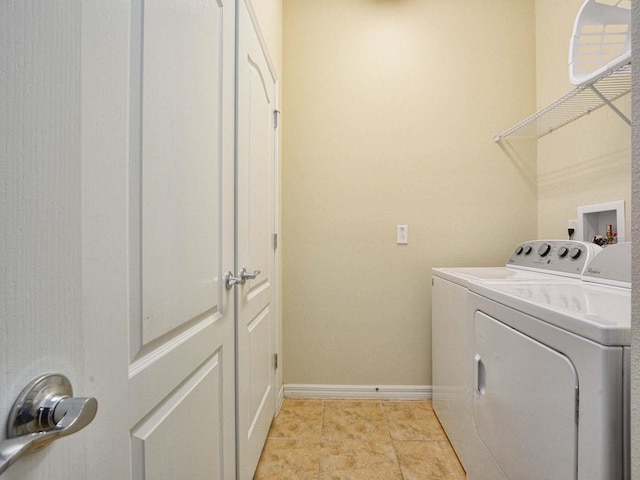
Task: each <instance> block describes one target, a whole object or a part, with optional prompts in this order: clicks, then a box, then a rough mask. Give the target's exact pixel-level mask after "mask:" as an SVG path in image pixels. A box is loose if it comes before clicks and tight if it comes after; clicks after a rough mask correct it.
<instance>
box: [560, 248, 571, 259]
mask: <svg viewBox="0 0 640 480" xmlns="http://www.w3.org/2000/svg"><path fill="white" fill-rule="evenodd" d="M567 253H569V249H568V248H567V247H560V250H558V256H559V257H560V258H564V257H566V256H567Z"/></svg>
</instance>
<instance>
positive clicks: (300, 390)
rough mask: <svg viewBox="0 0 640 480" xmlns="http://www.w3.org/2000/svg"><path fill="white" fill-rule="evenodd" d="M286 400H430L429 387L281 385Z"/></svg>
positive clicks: (430, 389)
mask: <svg viewBox="0 0 640 480" xmlns="http://www.w3.org/2000/svg"><path fill="white" fill-rule="evenodd" d="M283 388H284V396H285V397H287V398H353V399H377V400H430V399H431V396H432V395H431V393H432V388H431V386H430V385H314V384H287V385H283Z"/></svg>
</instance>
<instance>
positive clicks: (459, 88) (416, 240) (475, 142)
mask: <svg viewBox="0 0 640 480" xmlns="http://www.w3.org/2000/svg"><path fill="white" fill-rule="evenodd" d="M534 18H535V13H534V0H530V1H529V0H528V1H517V2H514V1H513V0H469V1H466V2H458V1H453V2H451V1H450V2H430V1H424V0H393V1H392V0H349V1H344V0H323V1H317V0H284V57H283V59H284V63H283V79H284V80H283V86H284V96H283V104H282V107H283V127H284V140H283V170H282V182H283V186H282V190H283V225H282V229H283V289H284V294H283V335H284V354H285V357H284V358H285V365H284V368H285V371H284V375H285V379H284V380H285V383H309V384H346V385H349V384H379V385H403V384H405V385H429V384H430V383H431V348H430V344H431V338H430V331H431V324H430V322H431V319H430V316H431V314H430V312H431V298H430V295H431V293H430V287H431V280H430V270H431V268H432V267H434V266H454V265H496V264H503V263H504V262H505V259H506V258H507V256H508V254H509V252H510V251H511V249H512V247H513V246H514V245H515V244H517V243H518V242H520V241H524V240H527V239H530V238H534V237H536V224H537V219H536V181H535V175H536V166H535V146H534V147H531V146H530V145H519V146H518V148H512V147H511V146H509V145H508V146H507V147H505V149H503V148H501V147H500V146H498V145H496V144H494V143H493V141H492V135H493V134H496V133H499V132H500V131H502V130H504V129H506V128H507V127H509V126H511V124H513V123H515V122H516V121H518V120H520V119H521V118H523V117H525V116H527V115H528V114H530V113H531V112H532V111H534V109H535V69H534V68H533V66H534V65H535V25H534ZM397 224H408V225H409V245H407V246H399V245H396V225H397Z"/></svg>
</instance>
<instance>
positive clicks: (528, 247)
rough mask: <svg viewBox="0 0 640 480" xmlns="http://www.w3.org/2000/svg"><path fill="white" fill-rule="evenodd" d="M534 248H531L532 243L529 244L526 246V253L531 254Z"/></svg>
mask: <svg viewBox="0 0 640 480" xmlns="http://www.w3.org/2000/svg"><path fill="white" fill-rule="evenodd" d="M532 250H533V248H531V246H530V245H527V246H526V247H524V254H525V255H529V254H530V253H531V251H532Z"/></svg>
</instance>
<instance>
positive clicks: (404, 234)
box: [396, 225, 409, 245]
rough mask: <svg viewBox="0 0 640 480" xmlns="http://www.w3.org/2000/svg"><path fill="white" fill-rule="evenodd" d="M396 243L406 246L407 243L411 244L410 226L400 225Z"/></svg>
mask: <svg viewBox="0 0 640 480" xmlns="http://www.w3.org/2000/svg"><path fill="white" fill-rule="evenodd" d="M396 243H397V244H398V245H406V244H407V243H409V226H408V225H398V230H397V240H396Z"/></svg>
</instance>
